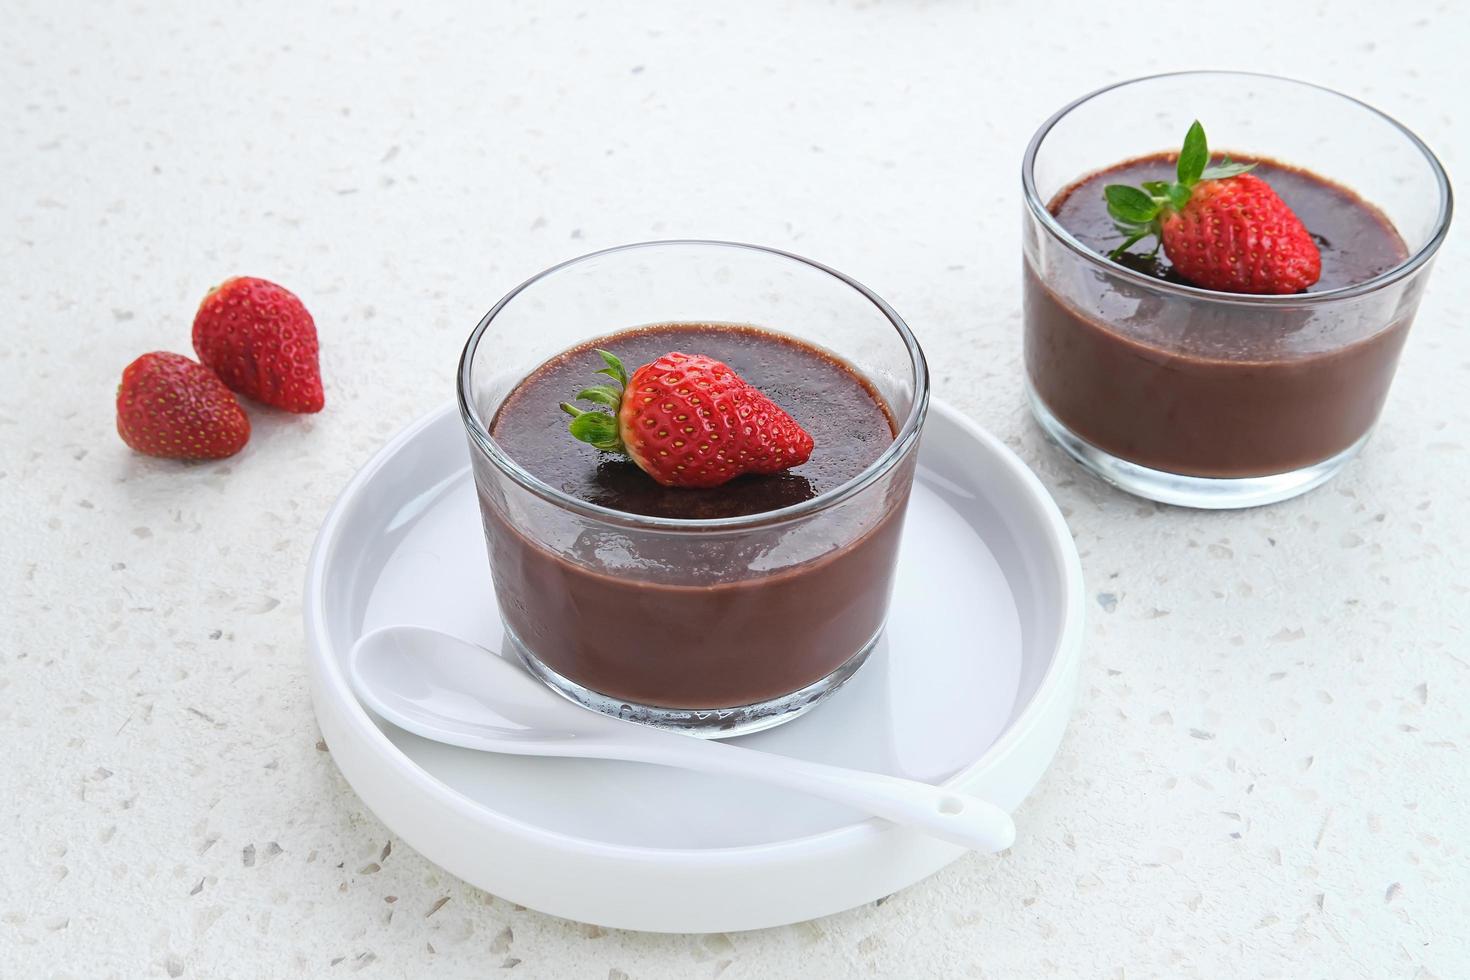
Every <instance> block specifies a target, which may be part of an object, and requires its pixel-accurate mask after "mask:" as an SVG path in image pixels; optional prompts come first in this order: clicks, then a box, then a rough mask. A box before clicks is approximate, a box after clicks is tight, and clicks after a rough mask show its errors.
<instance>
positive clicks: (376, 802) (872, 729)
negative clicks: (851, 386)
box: [305, 403, 1083, 932]
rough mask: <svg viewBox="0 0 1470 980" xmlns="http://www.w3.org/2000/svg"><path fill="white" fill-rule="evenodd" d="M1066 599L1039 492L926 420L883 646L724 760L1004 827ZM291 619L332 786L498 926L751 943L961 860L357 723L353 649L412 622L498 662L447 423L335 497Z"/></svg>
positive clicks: (998, 448)
mask: <svg viewBox="0 0 1470 980" xmlns="http://www.w3.org/2000/svg"><path fill="white" fill-rule="evenodd" d="M1082 594H1083V591H1082V573H1081V567H1080V564H1079V562H1078V558H1077V551H1076V548H1075V547H1074V545H1073V543H1072V537H1071V534H1070V533H1069V532H1068V530H1067V526H1066V524H1065V522H1064V521H1063V520H1062V516H1061V514H1060V513H1058V511H1057V509H1056V506H1055V505H1054V504H1053V503H1052V501H1051V498H1050V497H1049V496H1047V493H1046V491H1045V490H1044V489H1043V488H1042V486H1041V484H1040V482H1039V481H1038V480H1037V479H1036V477H1035V476H1033V475H1032V474H1031V472H1030V471H1029V470H1027V469H1026V467H1025V466H1024V465H1023V464H1022V463H1021V461H1020V460H1019V459H1017V458H1016V457H1015V455H1013V454H1012V453H1011V452H1010V451H1009V450H1007V449H1006V448H1005V447H1004V446H1002V445H1001V444H1000V443H999V442H998V441H997V440H996V439H994V438H993V437H992V436H990V435H988V434H987V433H985V432H984V431H983V430H981V429H980V428H979V427H977V426H976V425H974V424H973V423H971V422H969V421H968V420H967V419H965V418H964V417H963V416H961V415H960V414H959V413H958V412H956V411H954V410H953V409H950V408H947V407H946V406H944V405H942V404H937V403H936V404H934V405H933V406H932V408H931V410H930V413H929V419H928V422H927V424H926V427H925V432H924V442H923V447H922V449H921V451H920V457H919V472H918V477H917V479H916V481H915V484H914V492H913V498H912V501H911V503H910V505H909V513H908V518H907V524H906V529H905V532H904V541H903V546H902V551H901V555H900V570H899V574H898V577H897V584H896V586H895V593H894V599H893V607H892V611H891V613H890V616H889V621H888V628H887V631H886V634H885V638H884V639H883V640H882V641H881V642H880V644H879V647H878V648H877V649H876V650H875V651H874V654H873V656H872V657H871V659H870V660H869V662H868V663H867V664H866V665H865V666H864V667H863V668H862V670H861V671H859V673H858V674H857V675H856V676H855V677H854V678H853V679H852V680H851V681H849V682H848V684H847V685H846V686H845V687H844V688H843V689H842V690H840V691H839V692H837V693H836V694H835V695H833V697H832V698H831V699H830V700H829V701H828V702H826V703H825V704H822V705H820V706H818V707H817V708H816V709H814V710H813V711H812V712H811V713H810V714H808V715H806V716H803V717H801V718H798V719H796V720H795V721H792V722H789V723H788V724H785V725H782V726H781V727H779V728H775V729H772V730H769V731H766V732H760V733H758V734H754V735H749V736H746V737H744V738H740V739H734V740H733V741H736V742H741V743H744V744H747V745H751V746H756V747H759V748H762V749H765V750H767V751H771V752H779V753H783V754H786V755H791V756H797V757H800V758H805V759H813V760H819V761H822V762H831V763H836V764H840V765H845V766H854V767H858V768H863V769H870V770H874V771H878V772H887V773H894V774H898V775H903V776H909V777H912V778H916V779H923V780H927V781H930V782H934V783H941V782H942V783H945V784H947V785H950V786H953V787H955V788H958V789H962V790H965V791H968V792H972V793H977V794H980V795H982V796H985V797H986V798H988V799H990V800H992V801H994V802H995V803H997V804H999V805H1001V806H1003V807H1006V808H1007V809H1014V808H1015V806H1016V805H1017V804H1019V803H1020V802H1021V800H1022V799H1023V798H1024V797H1025V796H1026V794H1027V793H1028V792H1030V790H1031V788H1032V787H1033V786H1034V785H1035V784H1036V782H1037V780H1039V779H1040V778H1041V775H1042V773H1043V772H1044V771H1045V769H1046V767H1047V766H1048V765H1049V764H1050V762H1051V759H1052V756H1053V754H1054V753H1055V751H1056V748H1057V744H1058V742H1059V741H1060V740H1061V737H1062V731H1063V729H1064V728H1065V726H1066V722H1067V718H1068V716H1069V715H1070V714H1071V711H1072V705H1073V701H1074V696H1075V687H1076V679H1077V664H1078V659H1079V651H1080V646H1081V636H1082V608H1083V601H1082ZM305 608H306V635H307V643H308V661H309V666H310V672H311V687H312V697H313V700H314V702H315V705H316V713H317V718H318V721H319V722H320V724H321V729H322V734H323V736H324V737H325V739H326V741H327V744H328V746H329V747H330V748H331V750H332V756H333V758H334V759H335V760H336V762H337V765H338V766H339V767H340V768H341V770H342V773H343V775H344V776H346V777H347V780H348V782H349V783H351V784H352V787H353V788H354V789H355V790H356V791H357V793H358V795H359V796H361V797H362V800H363V802H364V803H366V804H367V805H368V806H369V807H370V808H371V809H372V810H373V811H374V812H375V813H376V814H377V815H378V816H379V817H380V818H381V819H382V820H383V822H384V823H385V824H387V825H388V826H389V827H390V828H392V829H393V831H394V832H395V833H397V834H398V835H399V836H400V837H402V838H403V840H405V841H406V842H407V843H408V844H409V845H411V846H412V847H414V848H415V849H417V850H418V851H419V852H420V853H422V854H423V855H424V856H426V857H427V858H429V859H430V860H431V861H433V862H435V863H436V864H438V865H440V866H441V867H443V868H445V869H446V870H448V871H450V872H452V873H454V874H456V875H458V876H460V877H461V878H463V879H465V880H466V881H468V882H471V883H472V884H475V885H477V886H479V887H481V888H484V889H486V890H488V891H491V892H493V893H495V894H497V895H500V896H502V897H503V898H506V899H509V900H510V901H513V902H518V903H520V904H522V905H527V906H530V907H531V908H535V909H539V910H541V911H544V912H549V913H552V914H554V915H560V916H565V917H567V918H571V919H578V920H581V921H584V922H591V923H596V924H598V925H603V926H609V927H616V928H626V929H644V930H653V931H659V932H706V931H720V932H726V931H734V930H740V929H755V928H762V927H766V926H773V925H780V924H783V923H788V922H797V921H801V920H803V919H810V918H814V917H817V916H821V915H827V914H830V913H832V912H838V911H841V910H842V909H846V908H851V907H853V906H855V905H860V904H862V903H864V902H869V901H872V900H874V899H877V898H881V897H883V896H884V895H888V894H891V893H892V892H895V891H897V890H898V889H900V888H904V887H906V886H907V885H910V884H913V883H914V882H916V881H918V880H920V879H921V878H924V877H925V876H927V875H930V874H932V873H933V872H935V871H937V870H938V869H939V868H941V867H943V866H944V865H946V864H948V863H949V862H951V861H953V860H955V859H956V858H958V857H960V856H961V855H962V854H963V853H964V852H963V851H962V850H961V849H959V848H957V847H954V846H952V845H949V844H944V843H940V842H938V841H935V840H931V839H929V838H927V837H924V836H923V835H921V834H919V833H917V832H914V831H909V830H905V829H902V828H899V827H895V826H892V825H890V824H886V823H884V822H882V821H879V820H874V819H865V818H864V817H863V816H862V815H861V814H858V813H856V812H854V811H851V810H848V809H846V808H844V807H842V806H838V805H836V804H830V803H824V802H821V801H818V800H812V799H808V798H806V797H804V796H802V795H800V794H796V793H792V792H789V791H786V790H781V789H776V788H771V787H766V786H760V785H756V784H753V783H746V782H743V781H732V780H722V779H717V778H712V777H706V776H702V775H699V774H695V773H687V772H682V771H679V770H674V769H664V768H660V767H657V766H644V765H633V764H627V763H618V762H602V761H595V760H561V759H535V758H517V757H512V756H494V755H489V754H484V753H478V752H472V751H469V750H466V749H458V748H452V747H449V746H444V745H439V744H437V743H434V742H429V741H426V740H424V739H422V738H418V737H417V736H414V735H410V734H408V733H406V732H403V731H400V730H398V729H396V728H393V727H391V726H389V725H387V724H386V723H383V722H379V721H378V720H377V719H376V718H375V717H374V716H372V715H370V714H369V713H368V712H367V711H366V710H365V709H364V708H363V707H362V706H361V705H360V704H359V703H358V702H357V700H356V698H355V697H354V696H353V695H352V693H351V691H350V689H349V687H348V683H347V679H346V676H345V674H344V672H343V669H344V663H345V660H346V655H347V652H348V650H349V649H350V648H351V646H352V643H353V641H354V640H356V639H357V637H358V636H360V635H361V634H362V633H364V632H365V631H367V630H370V629H374V628H376V627H378V626H384V625H387V624H391V623H412V624H420V625H425V626H433V627H436V628H438V629H442V630H447V631H449V632H452V633H457V634H459V635H461V636H464V637H466V638H469V639H472V640H475V641H477V642H480V643H483V644H486V645H487V646H491V647H498V645H499V643H500V640H501V635H502V634H501V624H500V617H499V615H498V613H497V611H496V606H495V599H494V595H493V592H492V588H491V583H490V572H489V566H488V564H487V561H486V557H485V542H484V538H483V536H482V534H481V531H480V518H479V512H478V509H477V504H476V500H475V494H474V487H473V484H472V481H471V478H470V474H469V469H468V455H467V450H466V443H465V436H464V431H463V428H462V426H461V423H460V419H459V415H458V413H457V412H456V411H455V410H454V409H453V407H452V406H446V407H445V408H444V409H442V410H440V411H438V412H435V413H434V414H432V415H429V416H427V417H425V418H424V419H422V420H420V421H419V422H417V423H415V424H414V425H412V426H410V427H409V428H408V429H407V430H405V431H404V432H403V433H401V434H400V435H399V436H397V437H396V438H395V439H394V440H393V441H392V442H390V443H389V444H388V445H387V446H385V447H384V448H383V449H382V451H380V452H379V453H378V454H377V456H375V457H374V458H373V459H372V461H371V462H369V463H368V464H367V466H365V467H363V469H362V471H361V472H359V473H358V474H357V476H356V477H354V478H353V480H352V482H351V483H349V484H348V486H347V489H346V490H344V491H343V493H342V496H341V498H340V499H339V500H338V501H337V503H336V505H335V506H334V507H333V508H332V510H331V512H330V513H329V514H328V515H327V519H326V521H325V523H324V524H323V525H322V529H321V532H320V534H319V535H318V537H317V542H316V548H315V550H314V551H313V553H312V558H311V564H310V568H309V570H308V572H307V580H306V602H305ZM1019 832H1020V834H1021V835H1022V836H1024V835H1025V833H1026V828H1025V827H1024V826H1022V827H1021V828H1019Z"/></svg>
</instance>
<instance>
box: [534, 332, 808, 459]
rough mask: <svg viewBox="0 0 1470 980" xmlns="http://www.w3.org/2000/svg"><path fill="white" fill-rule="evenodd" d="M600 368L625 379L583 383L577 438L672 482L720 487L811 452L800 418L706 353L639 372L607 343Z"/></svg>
mask: <svg viewBox="0 0 1470 980" xmlns="http://www.w3.org/2000/svg"><path fill="white" fill-rule="evenodd" d="M597 353H598V354H599V355H600V356H601V357H602V359H603V361H605V362H606V363H607V367H605V368H603V369H602V370H601V371H599V372H598V373H599V374H606V375H608V376H609V377H610V378H612V379H613V380H615V381H617V382H618V387H616V388H614V387H613V386H612V385H608V384H600V385H593V386H591V387H589V388H583V389H582V390H581V391H579V392H578V393H577V398H578V399H580V400H583V401H588V402H595V403H598V404H602V405H606V406H608V407H609V408H611V409H612V410H613V411H612V412H611V413H609V412H605V411H601V410H593V411H590V412H584V411H582V410H581V409H579V408H577V407H576V406H574V405H571V404H569V403H563V404H562V406H561V407H562V410H563V411H565V412H566V413H567V414H568V415H570V416H572V421H571V423H570V426H569V428H570V429H571V433H572V435H573V436H575V437H576V438H578V439H580V440H582V441H583V442H586V443H590V444H591V445H593V446H596V447H597V448H598V449H601V450H603V451H604V452H610V453H623V454H625V455H626V456H628V457H629V458H630V459H632V460H633V462H635V463H637V464H638V467H639V468H640V469H642V470H643V472H645V473H647V474H648V475H649V476H651V477H653V478H654V479H655V480H657V481H658V482H659V483H662V484H663V485H664V486H666V487H716V486H719V485H720V484H722V483H725V482H727V481H729V480H733V479H735V477H737V476H741V475H743V474H746V473H778V472H780V471H781V470H785V469H790V468H791V467H793V466H800V465H801V464H802V463H805V462H806V461H807V460H808V459H810V458H811V455H812V449H813V447H814V445H815V444H814V443H813V441H812V437H811V436H810V435H808V434H807V432H806V430H805V429H803V428H802V427H801V426H800V425H799V424H798V423H797V421H796V420H795V419H793V418H792V417H791V416H790V415H787V414H786V412H785V411H784V410H782V409H781V407H780V406H779V405H777V404H776V403H775V402H773V401H771V399H769V398H767V397H766V396H765V395H764V394H762V393H761V392H760V391H758V390H756V389H755V388H753V387H751V386H750V385H749V384H748V383H746V381H745V380H744V379H743V378H741V377H740V376H739V375H738V374H736V373H735V372H734V371H732V370H731V369H730V367H729V366H728V365H727V364H724V363H723V362H721V361H717V360H715V359H714V358H712V357H705V356H704V355H702V354H681V353H679V352H678V351H673V352H671V353H668V354H665V355H664V356H663V357H660V358H659V359H658V360H656V361H654V362H653V363H651V364H645V365H643V366H642V367H640V368H638V369H637V370H636V371H634V372H633V376H632V377H631V378H630V377H628V375H627V372H626V371H625V370H624V369H623V364H622V362H621V361H619V360H618V359H617V358H616V357H615V356H613V355H612V354H610V353H608V352H607V351H605V350H599V351H598V352H597Z"/></svg>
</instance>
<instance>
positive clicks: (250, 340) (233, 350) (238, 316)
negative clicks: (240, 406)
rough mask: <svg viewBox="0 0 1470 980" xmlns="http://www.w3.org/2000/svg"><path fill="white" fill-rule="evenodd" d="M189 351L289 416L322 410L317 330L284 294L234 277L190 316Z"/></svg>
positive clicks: (239, 387)
mask: <svg viewBox="0 0 1470 980" xmlns="http://www.w3.org/2000/svg"><path fill="white" fill-rule="evenodd" d="M194 350H195V352H197V353H198V354H199V360H201V361H203V362H204V363H205V364H206V365H208V366H209V367H210V368H212V369H213V370H214V371H215V373H216V374H218V375H219V377H220V380H221V381H223V382H224V383H225V384H227V385H229V386H230V387H231V388H232V389H234V390H235V391H238V392H239V393H240V394H242V395H246V396H248V397H250V398H254V399H255V400H256V401H261V402H265V403H266V404H267V405H274V406H275V407H276V408H284V409H285V410H286V411H288V412H320V411H321V410H322V404H323V401H324V399H323V396H322V376H321V370H320V368H319V367H318V365H317V339H316V324H315V323H314V322H313V321H312V319H311V314H310V313H308V312H306V307H305V306H303V305H302V304H301V300H299V299H297V298H296V295H295V294H294V293H292V292H291V291H290V290H289V289H286V288H285V287H283V286H277V285H276V284H275V283H273V282H267V281H266V280H264V279H253V278H251V277H249V276H236V277H235V278H233V279H226V280H225V281H224V282H222V283H220V284H219V286H218V287H216V288H214V289H212V290H210V292H209V295H208V296H206V297H204V302H202V303H200V304H199V312H198V313H196V314H195V315H194Z"/></svg>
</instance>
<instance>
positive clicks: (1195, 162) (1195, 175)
mask: <svg viewBox="0 0 1470 980" xmlns="http://www.w3.org/2000/svg"><path fill="white" fill-rule="evenodd" d="M1209 162H1210V146H1209V144H1208V143H1207V142H1206V141H1205V128H1204V127H1203V126H1201V125H1200V123H1199V120H1198V119H1196V120H1195V121H1194V122H1193V124H1191V125H1190V127H1189V132H1187V133H1185V134H1184V148H1183V149H1181V150H1180V151H1179V165H1178V167H1177V171H1178V174H1179V183H1181V184H1183V185H1184V186H1185V187H1193V186H1194V185H1195V184H1197V183H1199V180H1200V177H1202V176H1203V175H1204V172H1205V167H1206V165H1208V164H1209Z"/></svg>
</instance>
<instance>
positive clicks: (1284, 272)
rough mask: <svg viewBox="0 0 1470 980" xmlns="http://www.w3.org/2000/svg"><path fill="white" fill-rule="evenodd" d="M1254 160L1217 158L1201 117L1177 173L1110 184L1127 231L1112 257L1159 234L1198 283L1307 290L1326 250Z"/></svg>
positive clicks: (1177, 267)
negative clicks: (1140, 181)
mask: <svg viewBox="0 0 1470 980" xmlns="http://www.w3.org/2000/svg"><path fill="white" fill-rule="evenodd" d="M1254 167H1255V164H1253V163H1232V162H1231V160H1230V158H1229V157H1226V158H1224V159H1223V160H1221V161H1220V162H1219V163H1216V164H1211V163H1210V147H1209V143H1208V142H1207V141H1206V139H1205V130H1204V127H1203V126H1201V125H1200V124H1199V122H1198V121H1196V122H1195V123H1194V124H1193V125H1192V126H1190V127H1189V132H1188V133H1186V134H1185V136H1184V146H1183V148H1182V149H1181V150H1180V151H1179V159H1178V161H1177V163H1176V167H1175V170H1176V174H1177V179H1176V180H1173V181H1168V180H1148V181H1144V183H1143V186H1142V187H1130V186H1129V185H1127V184H1109V185H1108V186H1106V187H1104V188H1103V194H1104V196H1105V197H1106V198H1107V201H1108V214H1109V215H1111V216H1112V218H1113V221H1114V223H1115V224H1116V225H1117V228H1118V231H1119V232H1120V233H1121V234H1122V235H1123V236H1124V240H1123V243H1122V244H1121V245H1119V246H1118V247H1117V248H1115V249H1113V251H1112V252H1111V253H1110V254H1109V257H1110V258H1112V259H1118V258H1119V257H1120V256H1122V254H1123V253H1124V252H1126V251H1128V249H1130V248H1132V247H1133V245H1134V243H1136V242H1138V241H1140V240H1142V239H1144V238H1149V237H1155V236H1156V237H1157V238H1158V241H1159V243H1160V244H1161V245H1162V246H1163V248H1164V254H1165V255H1167V256H1168V257H1169V261H1170V262H1171V263H1173V265H1174V271H1175V272H1177V273H1178V274H1179V275H1180V276H1182V277H1183V278H1184V279H1185V280H1186V281H1188V282H1190V283H1193V284H1194V285H1196V286H1200V287H1203V288H1205V289H1215V290H1219V291H1221V292H1227V293H1278V294H1280V293H1299V292H1301V291H1302V290H1304V289H1306V288H1307V287H1308V286H1310V285H1312V284H1313V283H1315V282H1316V281H1317V280H1318V278H1320V277H1321V275H1322V253H1321V252H1320V251H1318V249H1317V243H1316V242H1314V241H1313V240H1312V236H1311V234H1310V233H1309V232H1308V231H1307V228H1306V226H1305V225H1303V224H1302V221H1301V219H1300V218H1298V217H1297V216H1296V213H1295V212H1294V211H1292V210H1291V208H1290V207H1288V206H1287V204H1286V202H1285V201H1283V200H1282V199H1281V198H1280V197H1278V196H1276V192H1275V191H1273V190H1272V189H1271V185H1269V184H1267V183H1266V182H1265V181H1264V180H1262V179H1261V178H1259V177H1257V176H1255V175H1254V174H1251V173H1248V172H1247V171H1249V170H1251V169H1253V168H1254ZM1155 251H1157V247H1156V248H1155Z"/></svg>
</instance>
